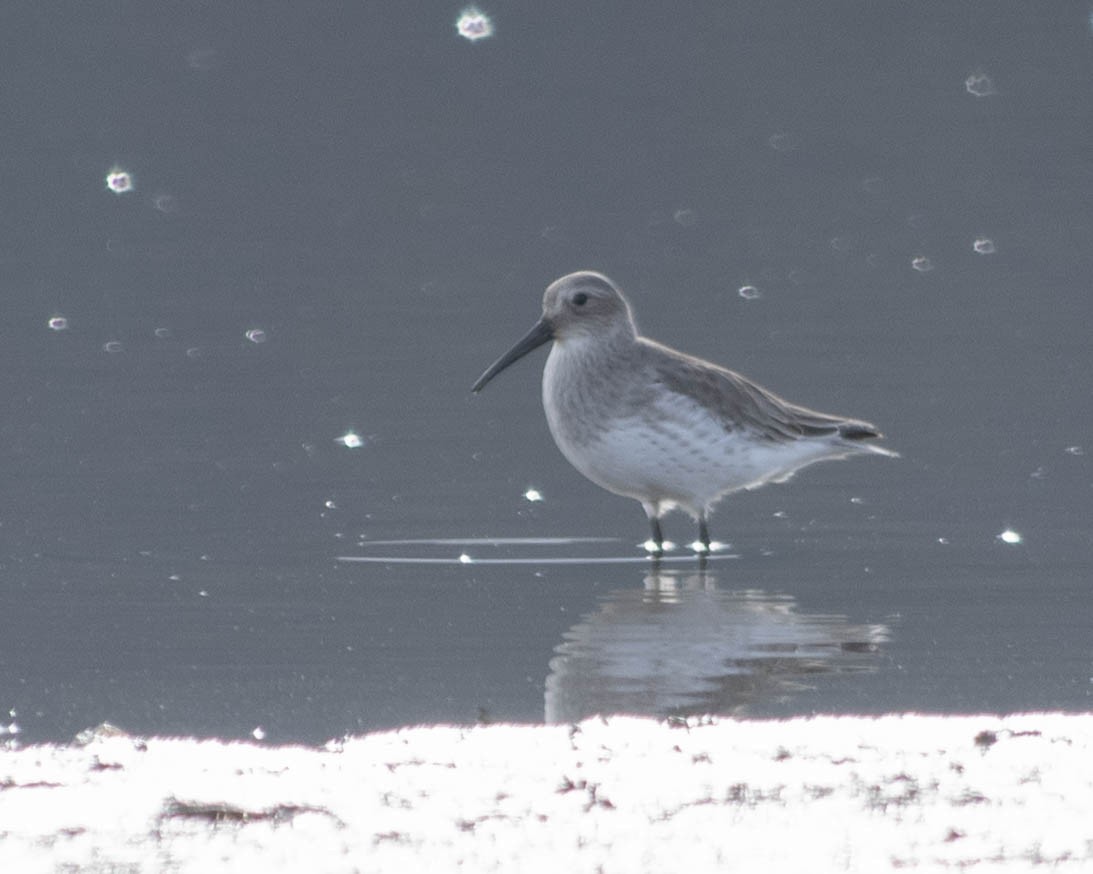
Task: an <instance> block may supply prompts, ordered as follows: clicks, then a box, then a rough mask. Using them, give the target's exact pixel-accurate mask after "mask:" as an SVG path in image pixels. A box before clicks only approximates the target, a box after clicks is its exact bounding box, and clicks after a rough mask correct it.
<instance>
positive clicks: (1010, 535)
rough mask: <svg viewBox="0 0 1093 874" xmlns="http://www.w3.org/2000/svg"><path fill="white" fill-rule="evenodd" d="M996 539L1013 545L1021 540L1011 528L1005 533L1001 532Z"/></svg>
mask: <svg viewBox="0 0 1093 874" xmlns="http://www.w3.org/2000/svg"><path fill="white" fill-rule="evenodd" d="M998 539H999V540H1001V541H1002V542H1003V543H1010V544H1013V543H1020V542H1021V540H1022V537H1021V535H1020V534H1018V533H1017V532H1016V531H1014V530H1013V529H1012V528H1007V529H1006V530H1005V531H1003V532H1002V533H1001V534H999V535H998Z"/></svg>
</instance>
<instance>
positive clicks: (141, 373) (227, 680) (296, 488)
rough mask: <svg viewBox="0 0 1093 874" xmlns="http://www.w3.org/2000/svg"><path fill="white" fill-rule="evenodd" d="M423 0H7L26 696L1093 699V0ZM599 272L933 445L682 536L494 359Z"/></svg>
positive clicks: (228, 731)
mask: <svg viewBox="0 0 1093 874" xmlns="http://www.w3.org/2000/svg"><path fill="white" fill-rule="evenodd" d="M411 6H412V7H413V8H405V9H404V8H402V7H401V6H398V5H395V6H387V5H381V4H376V3H369V2H364V3H358V4H356V5H354V6H352V7H344V8H338V9H331V10H328V11H326V12H324V13H322V14H319V13H316V12H315V11H314V10H312V9H311V8H310V7H308V6H306V5H303V6H301V5H300V4H271V3H267V4H254V5H253V6H249V7H247V6H241V5H238V4H233V5H229V6H225V7H220V6H212V7H202V8H201V9H200V10H198V9H196V8H194V9H190V10H187V9H184V8H183V7H178V8H171V9H167V8H161V7H159V6H155V5H146V4H117V5H114V4H111V5H109V6H107V5H102V6H100V5H98V4H78V5H72V4H49V3H44V4H43V3H36V4H9V6H8V7H7V9H6V10H5V12H4V13H3V18H4V21H3V26H2V27H0V41H2V46H0V48H2V52H0V57H2V58H3V61H2V65H3V70H4V81H5V87H4V89H3V91H2V93H0V101H3V108H4V116H5V118H6V119H7V123H6V125H5V132H4V135H3V140H4V147H3V149H0V168H2V170H3V178H4V194H3V198H2V209H0V259H2V265H3V270H2V272H0V283H2V285H0V289H2V293H3V298H2V299H3V302H4V313H3V318H2V319H0V356H2V358H0V360H2V365H3V366H2V367H0V386H2V388H3V394H4V397H5V398H6V411H7V412H6V415H5V416H4V417H3V419H2V421H0V438H2V439H0V483H2V496H3V499H2V502H0V593H2V610H0V725H3V726H4V728H3V731H4V732H5V733H6V734H9V736H14V737H15V738H17V739H18V740H19V741H20V742H31V741H36V740H64V739H68V738H70V737H71V736H72V735H73V734H75V733H76V732H77V731H79V730H80V729H83V728H85V727H87V726H89V725H94V724H97V723H99V722H102V721H104V720H108V721H110V722H113V723H116V724H118V725H120V726H122V727H124V728H126V729H128V730H130V731H132V732H136V733H159V734H199V735H217V736H224V737H247V736H251V733H252V732H253V731H254V730H255V729H259V728H260V729H261V731H260V732H259V734H261V735H264V736H265V737H266V738H268V739H269V740H271V741H278V742H283V741H291V740H302V741H308V742H321V741H323V740H325V739H327V738H330V737H335V736H339V735H342V734H344V733H347V732H361V731H365V730H371V729H379V728H388V727H393V726H399V725H406V724H415V723H435V722H453V721H454V722H473V721H476V720H496V721H500V720H521V721H531V722H534V721H541V720H543V719H544V718H550V719H559V720H566V719H575V718H579V717H581V716H583V715H587V714H590V713H596V712H629V713H650V714H658V715H666V714H675V713H692V712H716V713H734V714H740V715H787V714H805V713H814V712H838V713H842V712H848V713H879V712H885V711H891V710H924V711H937V712H970V711H998V712H1004V711H1012V710H1028V709H1044V708H1062V709H1067V710H1085V709H1089V707H1090V703H1091V695H1093V594H1091V590H1090V577H1091V571H1093V549H1091V541H1093V531H1091V524H1090V503H1091V497H1093V464H1091V459H1093V438H1091V437H1090V433H1091V426H1093V398H1091V389H1090V385H1091V380H1090V374H1091V372H1093V344H1091V343H1090V341H1089V322H1090V313H1091V310H1093V305H1091V302H1090V293H1091V282H1090V276H1091V267H1093V254H1091V253H1093V210H1091V207H1090V203H1093V196H1091V195H1093V192H1091V182H1093V158H1091V152H1090V143H1093V111H1091V104H1090V101H1089V85H1090V81H1091V78H1090V76H1091V73H1093V32H1091V24H1090V18H1089V12H1090V10H1089V7H1088V6H1087V5H1086V4H1081V3H1065V2H1064V3H1054V4H1029V3H1023V2H1022V3H1016V2H1015V3H995V2H991V3H974V2H973V3H962V4H951V3H947V2H929V3H919V4H909V5H907V4H905V5H898V4H866V5H862V4H859V3H851V2H841V0H838V2H834V3H825V4H794V3H782V2H775V3H765V4H725V3H722V2H716V3H707V4H692V5H690V6H688V7H687V8H686V9H683V10H681V9H679V8H677V7H673V6H672V5H671V4H634V3H607V4H596V5H594V7H589V6H588V5H587V4H581V3H552V4H548V5H547V6H545V7H543V6H540V7H536V6H535V4H523V5H519V4H510V3H503V4H497V5H496V6H492V5H491V6H489V7H488V8H487V10H486V11H487V12H489V13H490V14H491V15H492V16H493V18H494V20H495V23H496V33H495V34H494V35H493V36H492V37H489V38H487V39H483V40H480V41H478V42H475V43H472V42H470V41H468V40H466V39H464V38H463V37H461V36H460V35H459V34H458V33H457V32H456V29H455V27H454V22H455V20H456V18H457V16H458V15H459V12H460V7H459V5H458V4H455V5H452V6H451V7H444V6H443V5H442V4H441V5H439V6H438V5H437V4H420V7H421V8H417V5H415V4H411ZM113 167H118V168H121V169H123V170H126V171H128V172H129V173H130V174H132V178H133V179H134V180H135V187H134V189H133V190H132V191H129V192H126V193H121V194H116V193H114V192H112V191H110V190H108V189H107V187H106V184H105V180H106V175H107V173H108V171H110V170H111V168H113ZM586 267H587V268H594V269H599V270H602V271H604V272H607V273H608V274H610V275H611V276H612V277H613V278H614V279H616V280H617V281H618V282H619V283H620V285H621V286H622V287H623V288H624V289H625V290H626V292H627V293H628V295H629V297H630V298H631V300H632V302H633V304H634V307H635V310H636V313H637V317H638V321H639V324H640V325H641V327H642V329H643V331H644V332H645V333H647V334H648V335H651V336H653V337H656V338H657V339H660V340H662V341H664V342H667V343H669V344H671V345H673V346H676V347H679V348H683V349H685V350H686V351H688V352H691V353H694V354H698V355H701V356H704V357H707V358H710V359H712V360H715V361H717V362H719V363H722V364H725V365H727V366H730V367H733V368H734V369H737V370H740V371H741V372H743V373H745V374H747V375H749V376H750V377H752V378H753V379H756V380H757V381H759V382H761V383H762V384H764V385H766V386H768V387H770V388H772V389H774V390H775V391H777V392H779V393H780V394H782V395H784V396H786V397H788V398H789V399H791V400H794V401H797V402H800V403H804V404H807V405H809V406H814V407H816V408H819V409H822V410H826V411H830V412H837V413H841V414H845V415H849V416H855V417H860V418H865V419H868V420H870V421H873V422H875V423H877V425H878V426H880V427H881V428H882V429H883V430H884V432H885V433H886V435H887V445H889V446H891V447H892V448H894V449H896V450H898V451H899V452H900V453H901V456H902V457H901V458H900V459H897V460H892V459H884V458H864V459H855V460H852V461H847V462H840V463H838V464H827V465H822V466H817V467H814V468H811V469H809V470H807V471H804V472H803V473H801V474H800V475H799V476H798V477H797V478H796V479H795V480H794V481H793V482H791V483H790V484H787V485H782V486H770V487H768V488H766V489H764V490H762V491H758V492H755V493H748V494H744V495H739V496H734V497H732V498H730V499H729V500H726V501H725V502H724V503H723V504H722V505H721V507H720V508H719V511H718V513H717V514H716V515H715V516H714V518H713V520H712V524H711V530H712V533H713V534H714V536H715V537H716V538H717V539H719V540H721V541H723V542H726V543H727V544H729V546H728V547H727V548H726V550H725V551H724V552H723V553H720V554H719V555H718V556H717V558H716V559H715V560H713V561H711V562H710V563H709V565H708V567H707V568H705V569H704V570H703V569H700V568H699V567H698V566H697V564H696V563H695V562H694V561H693V560H691V559H687V558H685V557H683V556H682V553H676V554H675V557H674V559H673V560H672V561H669V562H666V563H664V564H663V565H662V566H661V567H660V568H659V569H658V568H654V567H653V566H652V565H651V564H650V563H649V562H648V561H647V560H645V559H643V558H642V556H641V550H640V547H639V545H638V544H639V542H640V541H642V540H644V538H645V537H646V536H647V532H646V523H645V520H644V517H643V514H642V513H641V510H640V508H639V506H638V505H637V504H636V503H634V502H632V501H627V500H624V499H621V498H618V497H616V496H614V495H610V494H608V493H606V492H603V491H601V490H599V489H598V488H597V487H595V486H594V485H592V484H591V483H589V482H587V481H585V480H584V479H583V478H581V477H580V475H579V474H577V473H576V472H575V471H574V470H572V469H571V468H570V467H569V466H568V464H567V463H566V462H565V461H564V459H562V457H561V456H560V454H559V453H558V452H557V450H556V449H555V448H554V446H553V444H552V442H551V440H550V437H549V434H548V432H547V430H546V425H545V422H544V419H543V414H542V409H541V406H540V402H539V376H540V369H541V365H542V361H543V357H544V355H543V353H542V352H540V353H538V354H536V355H533V356H530V357H529V358H528V359H527V360H525V361H522V362H521V363H520V364H519V365H517V366H515V367H513V368H511V369H510V370H508V371H506V372H505V373H504V374H503V375H502V376H501V377H499V378H498V379H497V380H495V381H494V382H493V383H491V384H490V386H489V388H488V389H487V390H486V391H485V392H483V393H482V394H481V395H479V396H472V395H471V394H470V393H469V387H470V385H471V383H472V382H473V381H474V379H475V378H476V377H477V376H478V374H479V373H481V371H482V370H483V369H484V368H485V366H486V365H487V364H489V363H490V362H491V361H492V360H493V359H494V358H495V357H496V356H497V355H498V354H500V353H501V352H502V351H504V350H505V349H506V348H508V346H509V345H510V344H511V342H512V341H514V340H516V339H517V338H518V337H519V336H521V335H522V334H523V332H524V331H525V330H526V329H527V328H528V327H529V326H530V325H531V323H532V322H533V321H534V319H535V318H536V317H537V315H538V307H539V300H540V296H541V293H542V289H543V288H544V287H545V285H546V284H547V283H548V282H549V281H550V280H552V279H553V278H555V277H556V276H558V275H561V274H563V273H566V272H569V271H571V270H575V269H579V268H586ZM748 286H750V287H752V288H753V289H755V291H754V292H753V291H751V290H745V291H744V292H743V293H741V289H745V288H746V287H748ZM62 320H63V321H62ZM347 435H355V436H356V438H357V439H356V440H354V439H352V438H351V437H350V438H349V439H348V440H347V439H346V438H347ZM357 443H359V445H347V444H357ZM529 489H534V490H536V491H537V492H538V493H539V496H540V497H541V500H530V499H529V497H528V494H529ZM533 497H534V495H533ZM665 527H666V533H667V534H668V536H669V537H671V538H672V539H674V540H676V541H679V542H684V543H685V542H688V541H689V540H690V539H692V538H693V536H694V532H693V530H692V527H691V523H690V521H689V520H688V519H687V518H686V517H683V516H678V515H677V516H672V517H669V518H668V519H667V520H666V526H665ZM1006 532H1008V533H1006ZM1003 535H1004V536H1003ZM491 538H495V539H496V538H509V539H512V540H513V541H514V542H505V543H500V544H496V545H495V544H491V543H489V542H483V540H482V539H487V540H488V539H491ZM571 538H590V540H577V541H572V540H570V539H571ZM387 541H396V542H394V543H391V542H387ZM438 541H444V542H438ZM537 541H541V542H537ZM460 556H465V558H464V559H463V560H462V561H461V560H460ZM346 558H348V559H366V560H362V561H357V560H354V561H344V560H340V559H346ZM575 559H577V560H579V561H574V560H575ZM680 559H681V560H680ZM468 560H469V561H468ZM483 560H489V562H488V563H487V562H484V561H483ZM605 560H608V561H605Z"/></svg>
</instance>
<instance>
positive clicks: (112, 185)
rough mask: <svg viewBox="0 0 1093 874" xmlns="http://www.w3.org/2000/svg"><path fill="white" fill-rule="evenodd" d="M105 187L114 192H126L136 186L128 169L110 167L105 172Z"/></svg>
mask: <svg viewBox="0 0 1093 874" xmlns="http://www.w3.org/2000/svg"><path fill="white" fill-rule="evenodd" d="M106 187H107V189H108V190H109V191H113V192H114V193H115V194H128V193H129V192H130V191H132V190H133V189H134V188H136V187H137V183H136V180H135V179H133V174H132V173H130V172H129V171H128V170H123V169H122V168H121V167H111V168H110V169H109V170H108V171H107V173H106Z"/></svg>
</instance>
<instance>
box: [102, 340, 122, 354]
mask: <svg viewBox="0 0 1093 874" xmlns="http://www.w3.org/2000/svg"><path fill="white" fill-rule="evenodd" d="M122 348H123V347H122V345H121V340H107V341H106V342H105V343H103V344H102V351H103V352H109V353H110V354H111V355H113V354H114V353H116V352H121V350H122Z"/></svg>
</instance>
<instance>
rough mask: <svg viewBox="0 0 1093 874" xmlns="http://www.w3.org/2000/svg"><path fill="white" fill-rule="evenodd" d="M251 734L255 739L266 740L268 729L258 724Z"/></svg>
mask: <svg viewBox="0 0 1093 874" xmlns="http://www.w3.org/2000/svg"><path fill="white" fill-rule="evenodd" d="M250 736H251V737H253V738H254V739H255V740H265V739H266V730H265V729H264V728H262V726H260V725H256V726H255V727H254V731H252V732H251V733H250Z"/></svg>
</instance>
